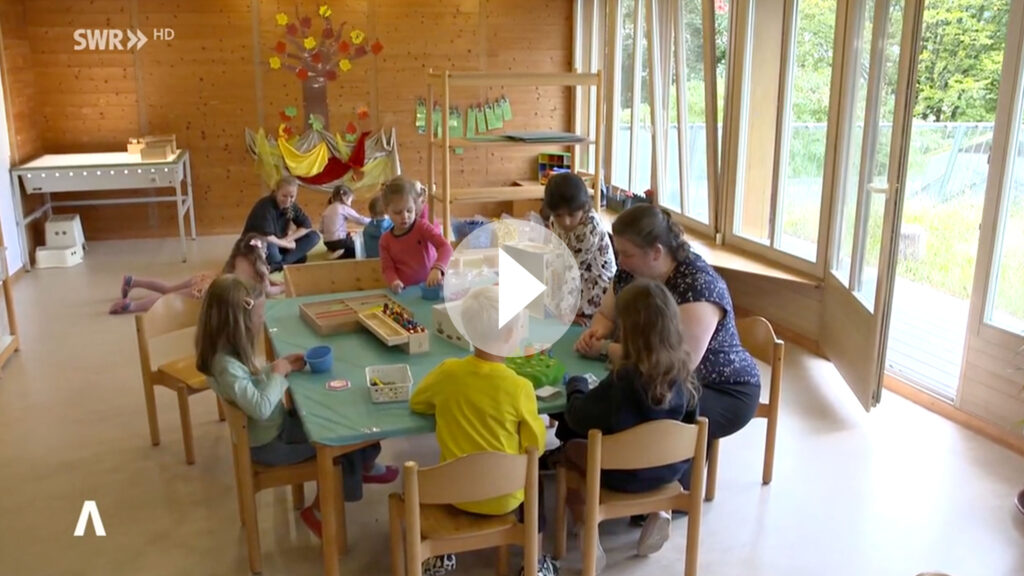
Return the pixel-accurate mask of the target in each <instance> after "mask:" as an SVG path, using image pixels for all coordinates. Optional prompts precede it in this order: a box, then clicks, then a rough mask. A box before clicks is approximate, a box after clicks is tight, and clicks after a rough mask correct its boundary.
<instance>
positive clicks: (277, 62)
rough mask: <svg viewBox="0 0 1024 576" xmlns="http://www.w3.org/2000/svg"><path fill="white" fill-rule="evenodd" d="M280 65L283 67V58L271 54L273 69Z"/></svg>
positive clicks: (271, 66)
mask: <svg viewBox="0 0 1024 576" xmlns="http://www.w3.org/2000/svg"><path fill="white" fill-rule="evenodd" d="M280 67H281V59H280V58H278V57H277V56H271V57H270V68H271V69H273V70H277V69H278V68H280Z"/></svg>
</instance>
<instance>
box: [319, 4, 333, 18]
mask: <svg viewBox="0 0 1024 576" xmlns="http://www.w3.org/2000/svg"><path fill="white" fill-rule="evenodd" d="M331 14H332V12H331V8H330V7H329V6H328V5H327V4H322V5H321V6H320V16H321V17H323V18H330V17H331Z"/></svg>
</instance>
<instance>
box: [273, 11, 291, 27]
mask: <svg viewBox="0 0 1024 576" xmlns="http://www.w3.org/2000/svg"><path fill="white" fill-rule="evenodd" d="M274 18H277V25H278V26H286V25H287V24H288V15H287V14H285V13H284V12H278V13H277V14H276V15H275V16H274Z"/></svg>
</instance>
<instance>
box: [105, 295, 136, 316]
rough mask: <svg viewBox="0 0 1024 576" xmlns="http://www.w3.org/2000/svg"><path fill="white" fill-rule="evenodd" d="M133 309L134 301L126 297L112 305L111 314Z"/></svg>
mask: <svg viewBox="0 0 1024 576" xmlns="http://www.w3.org/2000/svg"><path fill="white" fill-rule="evenodd" d="M131 311H132V301H131V300H129V299H127V298H124V299H122V300H118V301H117V302H114V303H113V304H111V305H110V313H111V314H127V313H129V312H131Z"/></svg>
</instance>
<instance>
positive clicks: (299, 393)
mask: <svg viewBox="0 0 1024 576" xmlns="http://www.w3.org/2000/svg"><path fill="white" fill-rule="evenodd" d="M381 292H383V291H382V290H368V291H363V292H348V293H344V294H332V295H320V296H307V297H303V298H287V299H281V300H269V301H267V305H266V327H267V333H268V334H269V336H270V344H271V345H272V347H273V352H274V355H275V356H282V355H285V354H291V353H294V352H304V351H305V350H307V349H308V348H310V347H312V346H316V345H318V344H327V345H330V346H331V348H333V352H334V354H333V356H334V367H333V369H332V370H331V372H329V373H324V374H312V373H310V372H308V371H302V372H295V373H293V374H291V375H289V376H288V381H289V383H290V389H291V394H292V398H293V399H294V400H295V406H296V409H297V410H298V413H299V416H300V417H301V418H302V424H303V428H304V429H305V431H306V435H307V437H308V438H309V440H310V441H311V442H312V443H313V445H314V446H315V447H316V454H317V456H316V457H317V469H318V483H319V485H320V486H321V487H322V489H321V490H320V509H321V517H322V519H323V558H324V573H325V574H327V575H328V576H338V575H339V574H340V567H339V564H338V555H339V554H343V553H345V552H346V550H347V547H348V538H347V532H346V527H345V509H344V501H343V499H342V498H340V494H339V493H338V490H337V489H336V487H337V486H338V485H339V481H340V479H339V475H338V470H337V467H336V466H335V465H334V458H335V457H337V456H339V455H342V454H346V453H349V452H353V451H355V450H358V449H360V448H363V447H364V446H367V445H369V444H373V443H375V442H378V441H380V440H383V439H386V438H397V437H402V436H411V435H414V434H424V433H431V432H433V431H434V418H433V417H432V416H425V415H422V414H413V413H412V412H410V411H409V404H408V403H407V402H396V403H389V404H374V403H373V402H371V401H370V393H369V389H368V387H367V383H366V375H365V370H366V367H367V366H371V365H381V364H408V365H409V369H410V371H411V372H412V377H413V382H414V384H413V386H414V387H415V383H416V382H419V381H420V380H422V379H423V377H424V376H426V374H427V373H428V372H429V371H430V370H432V369H433V368H434V367H435V366H437V365H438V364H439V363H440V362H441V361H442V360H444V359H447V358H452V357H462V356H465V355H466V354H467V352H466V350H464V349H462V348H459V347H457V346H455V345H454V344H451V343H450V342H448V341H446V340H444V339H443V338H441V337H439V336H437V335H436V334H434V333H431V335H430V351H429V352H427V353H424V354H415V355H410V354H407V353H405V352H403V351H402V350H401V349H400V348H399V347H394V348H388V347H387V346H385V345H384V344H383V343H381V342H380V341H379V340H378V339H377V338H376V337H375V336H373V335H372V334H370V333H369V332H367V331H364V330H358V331H355V332H349V333H343V334H339V335H336V336H329V337H321V336H319V335H317V334H316V333H315V332H313V330H312V329H311V328H310V327H309V326H308V325H307V324H306V323H305V322H304V321H303V320H302V319H301V318H300V317H299V304H301V303H303V302H314V301H317V300H330V299H336V298H340V297H351V296H361V295H366V294H372V293H381ZM394 298H395V299H396V300H398V301H399V302H400V303H401V304H402V305H403V306H405V307H406V308H408V309H409V310H411V311H412V312H413V314H414V315H415V317H416V318H417V319H418V320H420V321H421V322H422V323H423V324H425V325H429V322H430V320H431V307H432V305H434V304H437V302H434V301H426V300H423V299H421V298H420V294H419V290H417V289H416V288H410V289H408V290H406V291H405V293H404V294H400V295H398V296H395V297H394ZM538 324H539V323H538V322H531V336H532V335H533V333H534V332H533V327H534V326H535V325H538ZM581 332H582V328H579V327H577V326H573V327H572V328H570V329H569V331H568V332H567V333H566V334H565V335H564V336H563V337H562V338H561V339H559V340H558V341H557V342H556V343H555V345H554V346H553V348H552V350H553V355H554V356H555V357H556V358H558V359H560V360H561V361H562V362H563V363H564V364H565V366H566V369H567V370H568V372H569V373H570V374H583V373H586V372H591V373H593V374H595V375H597V376H598V377H603V376H604V373H605V366H604V363H603V362H599V361H595V360H589V359H586V358H582V357H580V356H579V355H577V354H576V353H575V352H574V351H573V344H574V343H575V342H576V339H577V338H578V336H579V334H580V333H581ZM538 341H541V342H542V341H544V340H538ZM548 341H550V340H548ZM340 378H343V379H347V380H349V381H350V382H351V383H352V385H351V387H350V388H348V389H347V390H342V391H331V390H327V388H326V383H327V382H328V381H330V380H335V379H340ZM538 409H539V411H540V412H541V413H542V414H547V413H551V412H560V411H562V410H564V409H565V395H564V394H558V395H556V396H555V397H554V398H552V399H550V400H547V401H541V400H538Z"/></svg>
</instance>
